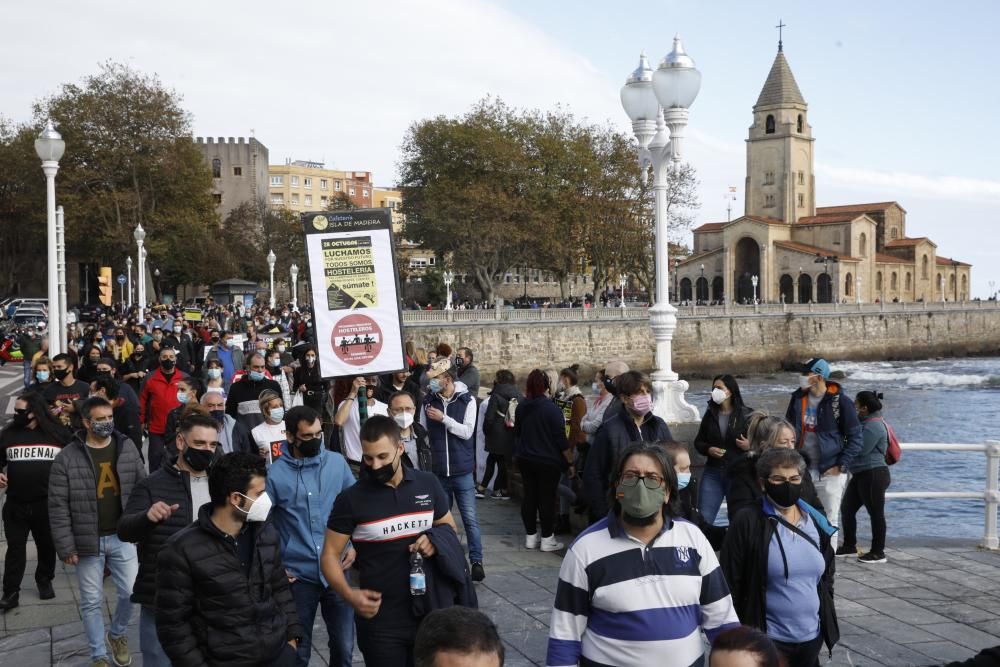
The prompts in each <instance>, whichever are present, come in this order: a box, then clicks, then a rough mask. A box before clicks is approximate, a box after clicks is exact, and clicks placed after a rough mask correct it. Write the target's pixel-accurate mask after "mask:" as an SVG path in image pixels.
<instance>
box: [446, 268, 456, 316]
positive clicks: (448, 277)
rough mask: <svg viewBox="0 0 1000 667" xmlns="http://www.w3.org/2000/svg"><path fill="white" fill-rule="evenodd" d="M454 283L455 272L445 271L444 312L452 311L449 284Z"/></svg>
mask: <svg viewBox="0 0 1000 667" xmlns="http://www.w3.org/2000/svg"><path fill="white" fill-rule="evenodd" d="M454 281H455V272H454V271H445V272H444V286H445V289H446V290H447V301H446V302H445V305H444V309H445V310H451V309H452V307H451V284H452V283H453V282H454Z"/></svg>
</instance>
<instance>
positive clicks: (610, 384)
mask: <svg viewBox="0 0 1000 667" xmlns="http://www.w3.org/2000/svg"><path fill="white" fill-rule="evenodd" d="M604 388H605V389H607V390H608V393H609V394H611V395H612V396H617V395H618V392H617V391H615V380H614V378H604Z"/></svg>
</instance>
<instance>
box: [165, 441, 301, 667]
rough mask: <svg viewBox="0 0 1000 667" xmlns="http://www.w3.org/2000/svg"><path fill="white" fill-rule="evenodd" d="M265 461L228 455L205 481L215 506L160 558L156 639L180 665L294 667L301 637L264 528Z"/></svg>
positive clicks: (268, 528)
mask: <svg viewBox="0 0 1000 667" xmlns="http://www.w3.org/2000/svg"><path fill="white" fill-rule="evenodd" d="M266 477H267V471H266V469H265V467H264V461H263V460H262V459H260V458H259V457H256V456H253V455H252V454H244V453H240V452H238V453H233V454H226V455H225V456H223V457H221V458H220V459H218V460H217V461H216V462H215V463H213V464H212V467H211V468H210V469H209V473H208V492H209V497H210V498H211V503H209V504H206V505H203V506H202V507H201V509H200V510H199V511H198V518H197V519H196V520H195V522H194V523H193V524H191V525H190V526H188V527H187V528H185V529H183V530H181V531H180V532H178V533H176V534H175V535H174V536H173V537H171V538H170V540H169V541H168V542H167V544H166V546H165V547H164V548H163V550H162V551H161V552H160V555H159V557H158V558H157V568H156V583H157V586H156V588H157V595H156V633H157V636H158V637H159V639H160V644H161V645H162V646H163V649H164V651H165V652H166V654H167V657H168V658H169V659H170V660H171V661H172V662H173V664H177V665H182V664H183V665H188V664H190V665H195V664H197V665H202V664H216V665H218V664H228V665H234V664H240V665H275V666H277V667H286V666H287V667H291V665H294V664H295V663H296V659H297V658H296V651H295V650H296V647H297V644H298V640H299V639H300V638H301V637H302V635H303V630H302V626H301V625H300V624H299V617H298V613H297V612H296V608H295V601H294V599H293V598H292V594H291V591H290V590H289V584H288V577H287V575H286V573H285V567H284V564H283V563H282V558H281V544H280V542H281V540H280V537H279V534H278V531H277V530H276V529H275V527H274V526H273V525H272V524H271V523H270V522H269V521H268V520H267V519H268V515H269V513H270V510H271V497H270V496H269V495H268V494H267V492H266V490H265V484H266Z"/></svg>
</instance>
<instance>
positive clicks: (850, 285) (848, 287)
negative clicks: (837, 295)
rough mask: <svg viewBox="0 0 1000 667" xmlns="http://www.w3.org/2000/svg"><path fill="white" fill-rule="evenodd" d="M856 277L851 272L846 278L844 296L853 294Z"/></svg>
mask: <svg viewBox="0 0 1000 667" xmlns="http://www.w3.org/2000/svg"><path fill="white" fill-rule="evenodd" d="M853 290H854V278H853V277H852V276H851V274H850V273H848V274H847V276H846V277H845V278H844V296H853V293H854V292H853Z"/></svg>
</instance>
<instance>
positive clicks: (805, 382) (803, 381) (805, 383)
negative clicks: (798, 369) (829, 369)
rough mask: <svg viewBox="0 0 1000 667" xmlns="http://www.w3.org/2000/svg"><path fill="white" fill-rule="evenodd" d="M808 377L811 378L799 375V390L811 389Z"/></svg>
mask: <svg viewBox="0 0 1000 667" xmlns="http://www.w3.org/2000/svg"><path fill="white" fill-rule="evenodd" d="M810 377H811V376H809V375H800V376H799V388H801V389H806V390H807V389H809V388H810V387H812V383H811V382H810V381H809V378H810Z"/></svg>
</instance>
